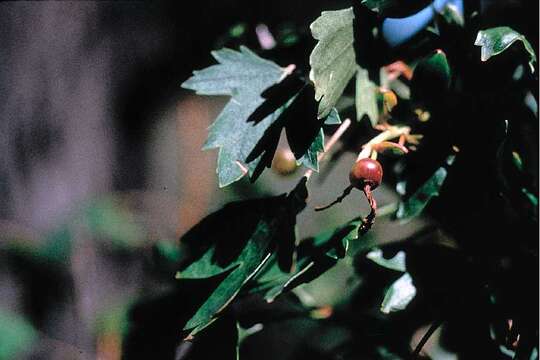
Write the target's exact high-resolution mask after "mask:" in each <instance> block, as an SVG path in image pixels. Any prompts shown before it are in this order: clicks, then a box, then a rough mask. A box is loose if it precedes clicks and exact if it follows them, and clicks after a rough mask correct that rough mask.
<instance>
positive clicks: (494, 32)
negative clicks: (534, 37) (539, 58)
mask: <svg viewBox="0 0 540 360" xmlns="http://www.w3.org/2000/svg"><path fill="white" fill-rule="evenodd" d="M516 41H521V42H522V43H523V46H524V48H525V50H526V51H527V53H528V55H529V67H530V68H531V71H532V72H534V63H536V54H535V53H534V49H533V47H532V45H531V43H530V42H529V41H528V40H527V39H526V38H525V36H523V35H522V34H520V33H518V32H517V31H515V30H513V29H512V28H510V27H508V26H499V27H494V28H490V29H486V30H480V31H479V32H478V35H477V36H476V40H475V41H474V45H476V46H481V54H480V59H481V60H482V61H487V60H489V58H491V57H492V56H495V55H498V54H500V53H502V52H503V51H505V50H506V49H508V48H509V47H510V46H511V45H512V44H513V43H515V42H516Z"/></svg>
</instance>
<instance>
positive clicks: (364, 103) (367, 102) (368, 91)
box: [355, 68, 379, 126]
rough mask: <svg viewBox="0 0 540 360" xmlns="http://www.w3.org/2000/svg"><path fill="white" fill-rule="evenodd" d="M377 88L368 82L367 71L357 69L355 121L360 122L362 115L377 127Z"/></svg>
mask: <svg viewBox="0 0 540 360" xmlns="http://www.w3.org/2000/svg"><path fill="white" fill-rule="evenodd" d="M377 91H378V89H377V86H376V85H375V84H374V83H373V82H372V81H371V80H369V76H368V72H367V70H364V69H362V68H358V72H357V73H356V98H355V102H356V119H357V120H358V121H360V120H361V119H362V117H363V116H364V115H367V116H368V117H369V120H370V121H371V125H372V126H375V125H377V121H378V119H379V109H378V107H377Z"/></svg>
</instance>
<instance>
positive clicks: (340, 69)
mask: <svg viewBox="0 0 540 360" xmlns="http://www.w3.org/2000/svg"><path fill="white" fill-rule="evenodd" d="M353 18H354V14H353V9H352V8H348V9H344V10H337V11H323V12H322V13H321V16H320V17H319V18H318V19H317V20H315V21H314V22H313V23H312V24H311V26H310V29H311V34H312V35H313V37H314V38H315V39H316V40H319V42H318V43H317V45H316V46H315V48H314V49H313V51H312V52H311V55H310V56H309V64H310V66H311V71H310V73H309V78H310V79H311V81H313V83H314V84H315V99H316V100H317V101H320V102H319V110H318V117H319V118H323V117H325V116H326V115H328V114H329V113H330V111H331V110H332V108H333V107H334V106H335V105H336V103H337V101H338V99H339V97H340V96H341V94H342V93H343V90H344V89H345V87H346V86H347V84H348V83H349V80H350V79H351V78H352V77H353V75H354V73H355V72H356V67H357V66H356V60H355V53H354V47H353V42H354V37H353Z"/></svg>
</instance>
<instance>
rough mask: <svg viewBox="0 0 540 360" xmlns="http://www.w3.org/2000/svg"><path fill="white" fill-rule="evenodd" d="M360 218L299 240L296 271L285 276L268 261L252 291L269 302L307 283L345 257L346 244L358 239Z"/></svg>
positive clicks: (258, 275) (273, 260)
mask: <svg viewBox="0 0 540 360" xmlns="http://www.w3.org/2000/svg"><path fill="white" fill-rule="evenodd" d="M361 224H362V220H361V218H356V219H353V220H351V221H350V222H348V223H346V224H345V225H343V226H340V227H338V228H336V229H334V230H329V231H325V232H323V233H321V234H319V235H317V236H315V237H314V238H309V239H306V240H304V241H302V242H301V243H300V245H299V247H298V258H297V262H296V267H295V270H294V271H293V272H292V273H291V274H288V273H284V272H283V271H281V270H280V269H279V267H277V266H276V264H275V259H271V260H270V261H269V263H268V264H267V266H266V267H265V268H263V269H262V270H261V272H260V273H258V274H257V276H256V277H255V280H256V284H254V286H253V288H252V289H251V291H252V292H264V297H265V299H266V300H267V301H268V302H272V301H274V300H275V298H276V297H278V296H279V295H281V294H282V293H284V292H287V291H290V290H292V289H294V288H295V287H297V286H299V285H301V284H304V283H307V282H310V281H312V280H314V279H316V278H317V277H319V276H320V275H322V274H323V273H325V272H326V271H328V270H329V269H330V268H332V267H333V266H334V265H336V263H337V261H338V260H339V259H342V258H343V257H345V254H346V252H347V249H348V247H349V241H351V240H356V239H357V238H358V229H359V227H360V225H361Z"/></svg>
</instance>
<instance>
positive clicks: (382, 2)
mask: <svg viewBox="0 0 540 360" xmlns="http://www.w3.org/2000/svg"><path fill="white" fill-rule="evenodd" d="M432 1H433V0H362V5H364V6H366V7H367V8H369V9H370V10H372V11H375V12H376V13H378V14H379V15H380V16H382V17H392V18H402V17H406V16H409V15H412V14H414V13H416V12H417V11H419V10H421V9H422V8H424V7H426V6H428V5H429V4H430V3H431V2H432Z"/></svg>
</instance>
